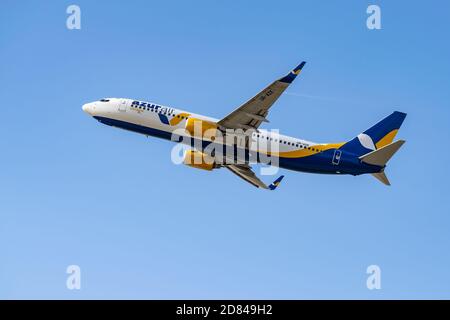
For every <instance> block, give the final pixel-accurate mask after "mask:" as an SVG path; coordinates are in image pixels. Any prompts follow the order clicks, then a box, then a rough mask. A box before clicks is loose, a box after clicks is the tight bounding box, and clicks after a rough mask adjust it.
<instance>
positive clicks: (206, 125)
mask: <svg viewBox="0 0 450 320" xmlns="http://www.w3.org/2000/svg"><path fill="white" fill-rule="evenodd" d="M186 131H187V132H189V134H190V135H191V136H192V137H198V138H201V139H207V140H212V141H214V139H215V138H216V137H217V134H218V129H217V124H216V123H214V122H210V121H205V120H200V119H195V118H188V119H187V121H186Z"/></svg>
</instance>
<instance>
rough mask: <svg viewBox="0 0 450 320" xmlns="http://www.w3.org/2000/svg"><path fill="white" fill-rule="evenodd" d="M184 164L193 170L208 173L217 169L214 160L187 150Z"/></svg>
mask: <svg viewBox="0 0 450 320" xmlns="http://www.w3.org/2000/svg"><path fill="white" fill-rule="evenodd" d="M183 163H184V164H185V165H187V166H190V167H193V168H197V169H202V170H208V171H211V170H212V169H214V168H216V167H217V166H216V164H215V163H214V158H212V157H210V156H208V155H207V154H205V153H203V152H200V151H197V150H186V152H185V154H184V160H183Z"/></svg>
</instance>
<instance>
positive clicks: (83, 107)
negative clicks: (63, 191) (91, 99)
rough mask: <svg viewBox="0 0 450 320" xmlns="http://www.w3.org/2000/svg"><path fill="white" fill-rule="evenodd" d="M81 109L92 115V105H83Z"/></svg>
mask: <svg viewBox="0 0 450 320" xmlns="http://www.w3.org/2000/svg"><path fill="white" fill-rule="evenodd" d="M81 109H83V111H84V112H86V113H87V114H90V115H92V111H93V110H92V109H93V107H92V103H86V104H83V106H82V107H81Z"/></svg>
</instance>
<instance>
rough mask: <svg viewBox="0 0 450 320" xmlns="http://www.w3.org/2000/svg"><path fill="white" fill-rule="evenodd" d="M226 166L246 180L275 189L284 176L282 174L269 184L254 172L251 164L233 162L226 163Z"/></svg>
mask: <svg viewBox="0 0 450 320" xmlns="http://www.w3.org/2000/svg"><path fill="white" fill-rule="evenodd" d="M225 167H226V168H227V169H228V170H230V171H231V172H233V173H234V174H235V175H237V176H238V177H239V178H242V179H244V180H245V181H247V182H248V183H250V184H252V185H254V186H255V187H257V188H263V189H270V190H275V189H276V187H278V185H279V184H280V182H281V180H282V179H283V178H284V176H280V177H279V178H278V179H276V180H275V181H274V182H273V183H271V184H270V185H269V186H267V185H266V184H265V183H264V182H262V181H261V180H260V179H259V178H258V177H257V176H256V174H255V173H254V172H253V170H252V168H251V167H250V166H249V165H245V164H242V165H238V164H231V165H226V166H225Z"/></svg>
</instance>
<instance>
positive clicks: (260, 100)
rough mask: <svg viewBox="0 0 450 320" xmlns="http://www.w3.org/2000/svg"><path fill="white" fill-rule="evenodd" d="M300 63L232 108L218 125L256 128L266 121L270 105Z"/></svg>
mask: <svg viewBox="0 0 450 320" xmlns="http://www.w3.org/2000/svg"><path fill="white" fill-rule="evenodd" d="M305 63H306V62H305V61H303V62H302V63H300V64H299V65H298V66H297V67H296V68H295V69H294V70H292V71H291V72H289V73H288V74H287V75H286V76H284V77H283V78H281V79H278V80H276V81H274V82H272V83H271V84H270V85H269V86H267V87H266V88H265V89H264V90H262V91H261V92H260V93H258V94H257V95H256V96H254V97H253V98H251V99H250V100H249V101H247V102H246V103H244V104H243V105H242V106H240V107H239V108H237V109H236V110H234V111H233V112H232V113H230V114H229V115H227V116H226V117H225V118H223V119H222V120H220V121H219V122H218V124H219V126H221V127H223V128H228V129H244V130H246V129H258V127H259V126H260V125H261V123H262V122H268V121H267V119H266V117H267V114H268V113H269V109H270V107H271V106H272V105H273V104H274V103H275V101H277V99H278V98H279V97H280V96H281V94H282V93H283V92H284V90H286V88H287V87H289V85H290V84H291V83H292V81H294V79H295V78H296V77H297V75H298V74H299V73H300V71H301V70H302V68H303V66H304V65H305Z"/></svg>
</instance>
